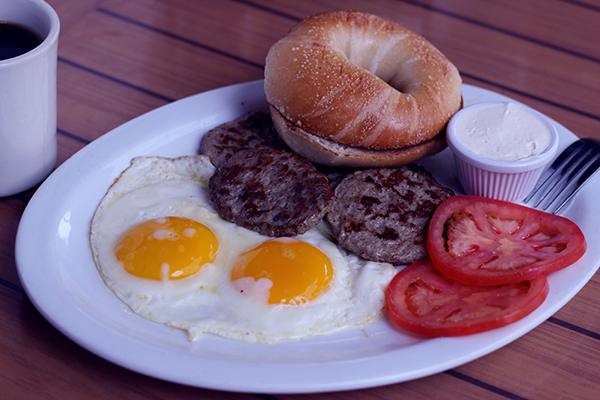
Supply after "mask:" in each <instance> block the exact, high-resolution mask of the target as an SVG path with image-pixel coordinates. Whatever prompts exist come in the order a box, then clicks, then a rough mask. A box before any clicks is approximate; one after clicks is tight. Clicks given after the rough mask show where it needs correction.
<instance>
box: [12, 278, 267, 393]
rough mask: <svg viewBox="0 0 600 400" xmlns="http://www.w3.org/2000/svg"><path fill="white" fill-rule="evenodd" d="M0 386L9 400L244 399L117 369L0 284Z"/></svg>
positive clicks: (20, 296)
mask: <svg viewBox="0 0 600 400" xmlns="http://www.w3.org/2000/svg"><path fill="white" fill-rule="evenodd" d="M0 304H2V307H1V308H0V331H1V332H3V338H2V340H1V341H0V354H1V360H2V362H0V382H1V383H2V389H1V392H2V393H3V395H8V396H10V397H9V398H12V399H44V400H46V399H61V400H65V399H71V398H72V399H81V398H89V399H138V398H144V399H159V398H177V399H182V400H184V399H198V398H202V399H209V400H210V399H226V400H256V397H254V396H252V395H247V394H235V393H226V392H216V391H210V390H203V389H198V388H192V387H188V386H183V385H178V384H173V383H169V382H165V381H162V380H158V379H153V378H150V377H147V376H143V375H140V374H138V373H136V372H132V371H129V370H127V369H125V368H122V367H119V366H116V365H114V364H112V363H110V362H108V361H105V360H103V359H101V358H100V357H97V356H96V355H94V354H92V353H90V352H88V351H87V350H85V349H83V348H82V347H80V346H78V345H77V344H75V343H74V342H72V341H71V340H69V339H68V338H67V337H66V336H64V335H63V334H62V333H60V332H59V331H57V330H56V329H55V328H54V327H52V326H51V325H50V324H49V323H48V322H47V321H46V320H45V319H44V318H43V317H42V316H41V315H40V314H39V313H38V312H37V310H35V308H34V307H33V305H32V304H31V302H30V301H29V300H28V299H27V297H26V296H24V295H20V294H15V293H14V292H13V291H11V290H10V289H7V288H6V287H4V286H1V285H0Z"/></svg>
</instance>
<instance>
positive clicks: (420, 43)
mask: <svg viewBox="0 0 600 400" xmlns="http://www.w3.org/2000/svg"><path fill="white" fill-rule="evenodd" d="M461 83H462V81H461V78H460V75H459V73H458V70H457V69H456V67H455V66H454V65H453V64H452V63H451V62H450V61H449V60H448V59H447V58H446V57H445V56H444V55H443V54H442V53H441V52H440V51H439V50H437V49H436V48H435V47H434V46H433V45H432V44H431V43H429V42H428V41H427V40H425V39H424V38H423V37H421V36H419V35H417V34H416V33H414V32H412V31H410V30H408V29H406V28H403V27H402V26H400V25H397V24H394V23H392V22H389V21H386V20H383V19H381V18H379V17H377V16H374V15H371V14H366V13H361V12H356V11H334V12H327V13H322V14H317V15H314V16H311V17H309V18H307V19H305V20H303V21H301V22H300V23H298V24H297V25H296V26H294V27H293V28H292V29H291V30H290V31H289V32H288V33H287V34H286V35H285V36H284V37H283V38H282V39H280V40H279V41H278V42H277V43H275V44H274V45H273V46H272V47H271V49H270V50H269V53H268V55H267V59H266V65H265V94H266V98H267V101H268V103H269V105H270V108H271V116H272V118H273V121H274V123H275V127H276V129H277V131H278V133H279V135H280V136H281V137H282V139H283V140H284V141H285V142H286V144H287V145H288V146H289V147H290V148H291V149H292V150H294V151H296V152H298V153H300V154H302V155H303V156H304V157H307V158H309V159H310V160H311V161H313V162H316V163H320V164H326V165H335V166H347V167H348V166H349V167H352V166H378V163H379V161H378V158H379V157H382V159H383V160H385V164H383V165H386V166H391V165H403V164H407V163H409V162H412V161H414V158H415V154H419V156H418V157H417V158H419V157H421V156H425V155H431V154H432V153H435V152H437V151H440V150H441V149H443V148H444V147H445V141H444V140H443V138H441V137H438V136H440V135H443V133H444V132H445V127H446V124H447V123H448V121H449V120H450V118H451V117H452V116H453V115H454V114H455V113H456V112H457V111H458V110H459V109H460V108H461V106H462V91H461ZM302 136H305V137H302ZM314 148H322V149H324V151H317V152H316V154H315V155H314V156H313V153H315V151H314ZM404 150H407V151H404ZM380 152H381V154H380ZM421 154H422V155H421ZM365 162H366V163H367V165H364V163H365ZM340 163H341V164H340ZM357 164H358V165H357Z"/></svg>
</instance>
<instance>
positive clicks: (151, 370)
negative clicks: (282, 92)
mask: <svg viewBox="0 0 600 400" xmlns="http://www.w3.org/2000/svg"><path fill="white" fill-rule="evenodd" d="M262 83H263V81H262V80H256V81H251V82H245V83H240V84H236V85H231V86H226V87H223V88H218V89H214V90H211V91H207V92H203V93H199V94H196V95H193V96H190V97H187V98H184V99H181V100H178V101H175V102H173V103H169V104H166V105H164V106H162V107H159V108H157V109H154V110H151V111H149V112H147V113H145V114H142V115H140V116H138V117H136V118H134V119H132V120H130V121H128V122H126V123H124V124H122V125H120V126H119V127H116V128H115V129H113V130H111V131H109V132H107V133H106V134H104V135H103V136H101V137H99V138H98V139H96V140H94V141H93V142H91V143H90V144H88V145H86V146H85V147H84V148H82V149H80V150H79V151H78V152H77V153H75V154H74V155H73V156H72V157H70V158H69V159H68V160H66V161H65V162H64V163H63V164H62V165H60V166H59V167H58V168H57V169H56V170H55V171H54V172H53V173H52V174H51V175H50V176H49V177H48V178H47V179H46V181H45V182H44V183H43V184H42V185H41V186H40V188H38V190H37V191H36V192H35V193H34V195H33V196H32V198H31V200H30V201H29V203H28V205H27V207H26V208H25V210H24V212H23V215H22V217H21V221H20V223H19V227H18V230H17V236H16V240H15V262H16V265H17V270H18V275H19V279H20V280H21V284H22V285H23V288H24V290H25V292H26V294H27V296H28V297H29V299H30V300H31V301H32V303H33V304H34V306H35V307H36V309H37V310H38V311H39V312H40V313H41V314H42V315H43V316H44V318H45V319H46V320H48V321H49V322H50V323H51V324H52V325H53V326H54V327H55V328H57V329H58V330H59V331H60V332H62V333H63V334H64V335H65V336H67V337H69V338H70V339H71V340H72V341H74V342H75V343H77V344H78V345H80V346H82V347H84V348H85V349H87V350H89V351H90V352H92V353H94V354H96V355H98V356H100V357H102V358H104V359H106V360H108V361H110V362H112V363H114V364H117V365H120V366H122V367H125V368H127V369H130V370H133V371H136V372H139V373H142V374H145V375H148V376H151V377H154V378H158V379H162V380H166V381H170V382H174V383H179V384H185V385H190V386H196V387H201V388H207V389H216V390H226V391H234V392H254V393H278V394H282V393H288V394H291V393H298V394H300V393H314V392H330V391H340V390H354V389H364V388H369V387H375V386H381V385H386V384H393V383H399V382H404V381H408V380H412V379H417V378H421V377H425V376H429V375H432V374H435V373H438V372H442V371H445V370H447V369H450V368H454V367H456V366H459V365H462V364H464V363H466V362H469V361H472V360H474V359H477V358H479V357H482V356H484V355H487V354H489V353H491V352H492V351H494V350H497V349H498V348H501V347H503V346H505V345H506V344H508V343H510V342H512V341H514V340H516V339H517V338H519V337H521V336H523V335H525V334H526V333H528V332H529V331H531V330H533V329H534V328H535V327H537V326H538V325H539V324H541V323H542V322H544V321H545V320H546V319H547V318H549V317H550V316H551V315H552V314H554V313H555V312H556V311H557V310H558V309H559V308H560V307H562V306H563V305H564V304H566V302H567V301H569V300H570V299H571V298H572V297H574V296H575V295H576V294H577V293H578V292H579V290H580V289H581V288H582V287H583V286H584V285H585V283H587V282H588V281H589V279H591V277H592V276H593V274H594V273H595V271H596V270H597V269H598V260H594V264H595V267H592V268H589V269H588V270H586V275H585V276H584V278H583V279H582V281H581V282H579V283H578V284H577V285H576V286H575V289H574V293H573V294H572V295H571V296H570V297H569V296H567V297H568V298H565V299H563V301H562V302H558V303H555V304H554V305H553V307H551V308H549V309H546V310H545V311H544V313H542V314H540V313H537V314H536V313H535V312H534V314H532V315H530V316H529V317H526V319H524V320H521V321H518V322H517V323H515V324H513V325H511V327H512V328H510V329H505V330H504V331H505V332H506V335H502V338H501V339H499V340H491V341H490V340H487V339H485V338H486V336H489V335H490V334H489V333H485V332H484V333H483V334H478V335H471V336H469V337H466V338H467V339H465V337H463V338H458V339H457V338H441V339H429V340H427V342H430V341H432V340H435V341H436V343H439V342H442V343H444V342H448V341H452V342H457V343H460V342H462V341H464V340H471V341H472V340H474V341H475V342H477V343H479V342H481V344H480V349H479V351H476V352H471V353H469V354H467V355H464V354H463V355H462V357H458V358H456V359H454V360H446V361H445V362H444V363H442V364H439V365H436V366H433V367H430V368H425V369H423V368H421V369H418V370H415V371H414V373H407V372H406V371H402V372H394V371H390V372H387V373H386V374H383V375H378V376H375V375H373V374H371V375H369V376H368V377H363V378H362V379H361V378H360V376H357V375H356V373H354V372H355V371H353V370H352V369H353V368H364V364H365V363H367V364H368V362H367V361H365V360H348V361H349V362H346V363H335V362H333V363H332V364H335V365H330V367H332V368H335V369H337V370H338V372H339V374H336V376H337V378H336V380H335V382H334V381H331V382H328V381H327V380H325V379H317V378H316V377H315V375H314V374H311V375H310V377H309V378H307V379H305V380H302V379H295V380H294V382H290V381H289V380H287V381H286V379H285V377H286V376H287V375H286V374H293V375H292V376H294V377H297V374H295V373H297V371H295V370H296V369H297V368H298V366H297V365H287V364H284V365H279V364H273V365H271V364H272V363H270V364H268V365H267V367H269V366H274V367H276V368H277V369H278V371H274V372H275V373H274V374H273V376H271V377H269V378H268V379H267V378H264V377H262V378H261V376H260V375H258V374H257V373H252V370H253V369H255V368H256V364H255V363H245V362H243V361H242V362H240V361H236V362H234V364H237V365H236V366H237V367H238V368H239V367H240V365H243V367H244V368H245V370H246V372H248V373H249V375H248V377H249V378H250V379H242V380H240V379H238V378H239V376H237V377H236V379H227V378H224V379H221V380H215V379H212V380H211V379H206V378H205V377H198V376H197V375H194V374H190V375H189V376H184V377H183V376H175V375H174V374H167V373H164V370H161V369H160V368H159V369H157V368H155V367H152V366H150V367H148V366H147V365H146V366H144V365H143V363H142V364H140V362H139V361H138V360H136V359H133V360H131V359H125V356H124V355H123V354H115V352H114V351H113V350H112V349H109V348H106V347H105V346H103V345H98V343H97V341H98V340H101V341H103V340H104V339H105V334H107V333H108V334H110V337H111V339H112V340H114V341H115V342H113V343H117V342H118V343H119V346H118V347H119V348H121V347H122V346H133V348H131V349H130V350H129V351H128V352H127V353H126V355H127V357H140V355H143V354H145V352H151V353H152V352H156V351H157V349H156V348H154V347H153V346H152V344H151V343H147V342H144V341H140V340H138V338H135V337H130V336H127V335H125V334H124V333H123V332H119V331H118V329H115V328H114V327H108V328H106V327H104V326H103V328H105V329H104V330H105V331H106V330H108V332H101V333H102V335H100V333H99V332H98V331H97V328H98V327H97V324H98V323H99V322H98V321H94V320H93V318H91V316H90V315H88V314H86V313H85V312H81V311H80V310H70V311H72V314H71V315H75V316H76V317H77V318H78V320H77V321H66V320H64V319H63V318H61V317H60V316H58V315H56V307H57V306H63V307H64V306H65V305H68V306H70V307H73V304H72V302H73V299H72V298H69V295H68V294H67V293H65V292H60V293H58V295H57V296H56V298H55V299H54V301H53V302H52V303H44V302H45V301H48V293H44V295H43V296H42V295H41V294H42V293H43V291H44V290H47V289H45V288H44V286H43V285H42V283H43V282H40V281H39V278H36V277H35V275H33V274H32V273H31V271H30V270H31V269H32V265H33V264H32V261H31V260H32V259H34V258H35V256H34V255H32V254H31V253H32V252H31V246H33V245H32V244H30V241H29V240H28V239H29V238H30V237H32V234H31V233H32V229H33V227H34V226H36V225H34V224H33V222H34V221H33V219H34V218H35V217H36V214H37V212H38V209H39V208H40V207H47V203H45V202H46V201H47V200H48V198H50V199H52V196H51V194H50V193H51V192H52V190H53V189H54V186H55V185H56V184H57V183H60V182H59V181H60V180H61V179H63V178H64V177H65V175H66V176H68V175H69V173H72V174H81V173H83V171H85V170H86V169H89V168H90V166H94V165H95V164H98V163H99V162H100V161H101V160H100V161H99V160H97V159H94V157H93V155H94V151H95V150H96V149H97V148H102V147H103V146H108V145H110V146H114V144H113V142H114V141H118V142H119V143H120V144H121V145H122V146H124V148H123V149H122V152H121V153H119V154H120V156H115V157H113V159H112V162H111V163H109V165H108V166H107V165H104V166H103V168H110V169H111V171H112V172H111V173H112V174H116V171H122V170H123V169H124V167H123V166H124V164H127V163H128V161H129V160H126V159H125V158H124V157H127V154H130V153H128V151H129V152H130V151H132V150H130V149H129V150H128V149H127V148H126V146H125V144H126V143H127V142H128V140H130V138H129V137H127V136H128V134H127V132H129V131H131V130H132V129H135V128H136V127H137V126H138V125H140V124H142V125H143V124H144V122H145V121H151V120H153V119H156V118H157V117H162V116H163V115H165V114H166V115H168V114H173V113H175V114H176V113H177V112H178V110H179V109H181V108H185V106H186V105H188V104H193V103H195V102H198V101H200V100H203V101H204V100H210V99H211V98H215V97H220V98H223V99H225V100H226V101H225V102H228V101H231V99H233V98H236V96H239V97H238V100H241V101H239V102H238V104H237V105H235V106H233V105H232V110H228V111H227V112H229V114H228V115H230V114H239V115H241V112H242V111H244V110H248V109H256V107H257V106H258V105H259V104H261V101H264V92H262ZM463 87H464V89H468V90H474V91H476V92H479V91H482V93H484V94H485V93H488V94H493V95H494V96H500V97H502V98H507V99H510V98H508V97H507V96H503V95H500V94H498V93H495V92H492V91H489V90H487V89H483V88H478V87H476V86H473V85H467V84H463ZM257 91H260V92H261V94H259V93H257ZM247 98H251V99H250V100H247ZM246 100H247V101H246ZM510 100H512V99H510ZM512 101H515V100H512ZM265 104H266V103H265ZM233 108H234V109H233ZM549 119H550V118H549ZM550 120H551V122H552V123H553V124H555V126H557V129H561V130H562V131H563V134H564V132H567V136H568V138H569V139H573V140H575V138H576V136H575V135H574V134H573V133H571V132H570V131H568V130H567V129H566V128H565V127H563V126H562V125H560V124H558V123H557V122H556V121H554V120H552V119H550ZM177 124H178V123H177V122H174V123H172V125H177ZM208 125H210V124H208ZM204 128H206V126H204ZM204 128H202V129H204ZM194 129H199V128H198V127H197V126H195V127H194ZM123 132H125V133H126V134H125V135H123ZM120 135H122V136H124V137H121V136H120ZM181 135H182V136H181V137H182V138H183V137H185V136H186V135H190V133H189V132H187V133H186V131H185V129H184V130H182V131H181ZM202 135H203V133H202ZM569 135H571V136H572V137H571V136H569ZM159 136H160V135H159ZM155 139H156V138H155ZM176 140H179V139H177V138H175V139H172V142H174V141H176ZM122 142H124V143H122ZM565 146H566V144H565V143H563V147H565ZM198 147H199V143H198ZM157 148H160V145H159V146H158V147H156V148H155V147H152V146H150V147H147V148H145V149H146V150H147V151H149V152H152V151H155V150H156V149H157ZM192 151H197V148H196V149H193V150H192ZM559 151H560V149H559ZM139 155H146V154H139ZM117 159H119V160H117ZM117 161H120V162H117ZM124 161H127V163H124ZM125 167H126V165H125ZM105 173H107V172H105ZM80 176H81V175H80ZM83 179H85V178H83ZM107 184H110V182H108V183H107ZM107 188H108V186H106V188H105V189H107ZM99 201H100V199H98V202H99ZM59 203H60V202H59ZM96 205H97V204H96ZM94 209H95V206H94ZM63 221H64V220H61V222H63ZM38 228H39V227H38ZM58 228H59V227H58V226H57V225H54V226H53V227H52V228H48V227H46V229H45V230H44V229H42V230H43V231H44V232H42V233H43V234H41V236H40V235H38V236H39V237H40V238H43V237H44V235H48V236H50V235H51V234H53V235H56V234H57V229H58ZM93 267H94V271H96V268H95V265H93ZM65 279H67V280H65V281H63V283H64V284H65V285H67V284H68V282H69V281H68V277H67V278H65ZM44 283H45V282H44ZM115 297H116V296H115ZM74 322H75V325H77V324H79V325H81V324H82V323H83V325H84V326H83V327H76V326H74V325H73V323H74ZM86 323H87V325H86ZM500 329H503V328H500ZM492 332H498V331H497V330H496V331H492ZM492 336H494V335H493V333H492ZM270 346H273V345H270ZM275 346H276V345H275ZM184 347H185V346H184ZM442 347H443V346H442ZM158 351H159V352H160V351H162V349H159V350H158ZM177 355H178V356H180V357H183V358H185V359H186V360H187V359H188V358H189V356H190V355H189V354H188V355H187V357H186V354H185V352H182V353H180V354H177ZM386 359H387V358H386ZM209 361H210V363H211V368H213V369H214V368H216V369H218V368H230V367H231V362H230V361H227V360H214V359H211V360H209ZM350 361H352V362H350ZM246 364H248V365H246ZM311 367H313V368H316V369H318V370H324V369H323V368H327V367H328V366H327V365H322V366H320V368H319V366H315V365H311ZM290 368H291V369H290ZM260 369H261V371H260V372H263V371H262V369H263V368H260ZM266 369H268V368H266ZM349 372H352V373H351V374H349V376H350V378H348V379H344V378H343V377H340V376H341V374H348V373H349ZM359 375H360V374H359ZM252 379H254V380H252Z"/></svg>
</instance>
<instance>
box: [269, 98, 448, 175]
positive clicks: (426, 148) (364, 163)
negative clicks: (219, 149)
mask: <svg viewBox="0 0 600 400" xmlns="http://www.w3.org/2000/svg"><path fill="white" fill-rule="evenodd" d="M271 119H272V120H273V124H274V125H275V129H276V130H277V132H278V133H279V136H281V138H282V139H283V141H284V142H285V143H286V144H287V145H288V147H289V148H291V149H293V150H294V151H295V152H296V153H298V154H300V155H301V156H304V157H305V158H307V159H309V160H310V161H312V162H314V163H315V164H320V165H326V166H329V167H339V168H379V167H400V166H403V165H406V164H410V163H412V162H415V161H417V160H419V159H421V158H423V157H427V156H432V155H434V154H437V153H439V152H440V151H442V150H444V149H445V148H446V146H447V143H446V135H445V130H444V131H443V132H442V133H440V134H439V135H437V136H436V137H434V138H433V139H431V140H428V141H426V142H423V143H419V144H416V145H414V146H408V147H402V148H400V149H391V150H370V149H365V148H361V147H352V146H345V145H341V144H339V143H335V142H332V141H330V140H327V139H323V138H320V137H318V136H316V135H313V134H311V133H308V132H306V131H304V130H302V129H300V128H298V127H297V126H295V125H293V124H291V123H289V121H287V120H286V119H285V118H283V116H282V115H281V114H280V113H279V112H278V111H277V110H275V109H273V108H272V107H271Z"/></svg>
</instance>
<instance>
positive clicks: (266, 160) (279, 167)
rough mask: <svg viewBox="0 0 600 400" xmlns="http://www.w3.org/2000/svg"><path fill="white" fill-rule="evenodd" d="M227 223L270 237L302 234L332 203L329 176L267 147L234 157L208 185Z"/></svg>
mask: <svg viewBox="0 0 600 400" xmlns="http://www.w3.org/2000/svg"><path fill="white" fill-rule="evenodd" d="M209 190H210V195H211V198H212V201H213V203H214V205H215V207H216V208H217V210H218V212H219V214H220V215H221V216H222V217H223V219H225V220H227V221H230V222H233V223H235V224H237V225H240V226H243V227H245V228H248V229H251V230H253V231H256V232H258V233H260V234H263V235H267V236H295V235H300V234H302V233H304V232H306V231H307V230H309V229H310V228H312V227H313V226H315V225H317V224H318V223H319V222H320V221H321V220H322V219H323V217H324V215H325V213H326V212H327V210H328V209H329V206H330V204H331V202H332V201H333V196H334V195H333V191H332V190H331V189H330V188H329V181H328V179H327V177H325V175H323V174H322V173H321V172H319V171H317V169H316V168H315V167H314V165H312V164H311V163H310V162H309V161H308V160H306V159H305V158H303V157H301V156H299V155H297V154H295V153H291V152H287V151H284V150H276V149H271V148H268V147H259V148H255V149H249V150H243V151H239V152H237V153H235V154H234V155H233V156H231V157H230V158H229V159H228V160H227V161H226V162H225V163H224V164H222V165H221V166H220V167H218V168H217V170H216V171H215V173H214V175H213V176H212V177H211V178H210V181H209Z"/></svg>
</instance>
